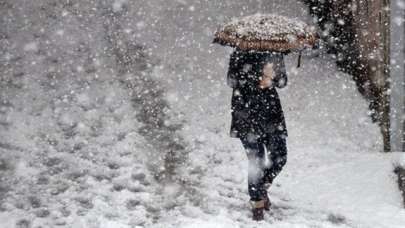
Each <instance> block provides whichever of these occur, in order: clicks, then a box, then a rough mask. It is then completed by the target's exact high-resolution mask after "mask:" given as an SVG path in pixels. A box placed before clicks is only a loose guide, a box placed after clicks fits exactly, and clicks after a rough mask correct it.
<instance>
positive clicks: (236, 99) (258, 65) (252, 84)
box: [227, 50, 287, 139]
mask: <svg viewBox="0 0 405 228" xmlns="http://www.w3.org/2000/svg"><path fill="white" fill-rule="evenodd" d="M266 63H273V70H274V73H275V77H274V79H273V85H272V86H271V87H270V88H266V89H261V88H259V81H260V78H259V77H261V76H262V75H263V67H264V65H265V64H266ZM227 84H228V85H229V86H230V87H231V88H233V94H232V107H231V109H232V122H231V131H230V135H231V137H237V138H247V139H249V138H250V137H255V138H257V139H266V138H268V137H270V136H271V135H273V134H280V135H283V136H287V129H286V124H285V120H284V114H283V110H282V108H281V103H280V99H279V97H278V94H277V91H276V88H275V87H278V88H283V87H285V86H286V85H287V74H286V70H285V65H284V58H283V54H282V53H274V52H252V51H241V50H235V51H234V52H233V53H232V54H231V58H230V62H229V70H228V75H227Z"/></svg>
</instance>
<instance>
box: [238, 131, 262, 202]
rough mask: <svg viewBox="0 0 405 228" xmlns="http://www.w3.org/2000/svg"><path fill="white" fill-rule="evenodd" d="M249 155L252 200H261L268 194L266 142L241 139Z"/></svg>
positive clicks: (249, 186) (249, 183)
mask: <svg viewBox="0 0 405 228" xmlns="http://www.w3.org/2000/svg"><path fill="white" fill-rule="evenodd" d="M241 141H242V144H243V147H244V148H245V151H246V154H247V157H248V190H249V195H250V199H251V201H260V200H262V199H263V198H264V196H265V194H267V192H266V189H265V188H264V179H263V177H264V166H263V164H264V159H265V148H264V144H262V143H259V142H258V141H257V140H247V139H241Z"/></svg>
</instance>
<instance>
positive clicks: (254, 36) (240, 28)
mask: <svg viewBox="0 0 405 228" xmlns="http://www.w3.org/2000/svg"><path fill="white" fill-rule="evenodd" d="M318 37H319V36H318V35H317V33H316V32H315V31H314V29H313V28H311V27H310V26H308V25H307V24H306V23H304V22H302V21H300V20H297V19H292V18H288V17H285V16H280V15H276V14H255V15H250V16H245V17H242V18H238V19H234V20H232V21H231V22H230V23H227V24H225V25H223V26H222V27H221V28H220V29H219V30H218V31H217V32H216V33H215V38H214V43H219V44H222V45H227V46H231V47H237V48H239V49H242V50H255V51H277V52H289V51H301V50H303V49H305V48H312V47H313V46H314V45H315V43H316V41H317V40H318Z"/></svg>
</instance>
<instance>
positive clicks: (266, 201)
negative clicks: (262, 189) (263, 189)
mask: <svg viewBox="0 0 405 228" xmlns="http://www.w3.org/2000/svg"><path fill="white" fill-rule="evenodd" d="M270 207H271V202H270V199H269V196H268V195H266V198H264V210H266V211H270Z"/></svg>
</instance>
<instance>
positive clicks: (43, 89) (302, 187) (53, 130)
mask: <svg viewBox="0 0 405 228" xmlns="http://www.w3.org/2000/svg"><path fill="white" fill-rule="evenodd" d="M258 2H260V3H261V2H262V1H253V0H249V1H233V0H232V1H231V0H225V1H197V0H192V1H183V0H176V1H164V0H150V1H127V0H105V1H79V0H72V1H66V2H64V3H63V4H57V3H55V2H53V1H50V0H39V1H25V0H16V1H11V0H10V1H8V0H6V1H4V3H3V2H1V1H0V15H1V16H0V227H10V228H12V227H16V228H40V227H41V228H54V227H61V228H62V227H66V228H195V227H198V228H225V227H226V228H228V227H235V228H236V227H237V228H250V227H251V228H253V227H272V228H275V227H280V228H290V227H297V228H306V227H308V228H310V227H311V228H312V227H319V228H338V227H339V228H346V227H347V228H402V227H404V226H405V210H404V209H403V205H402V204H401V202H402V199H401V195H400V191H399V190H398V184H397V182H396V181H397V180H396V178H397V177H396V176H395V175H394V172H393V170H394V163H395V161H396V160H397V157H398V156H399V155H398V153H380V152H381V151H382V150H383V145H382V139H381V137H382V136H381V134H380V129H379V127H378V126H377V124H376V123H372V121H371V118H370V117H369V115H370V113H369V112H370V111H369V109H368V103H367V101H366V100H365V99H364V98H363V97H362V96H361V94H360V93H359V92H358V90H357V88H356V85H355V83H354V81H353V80H352V78H351V76H350V75H348V74H346V73H342V72H341V71H338V69H337V67H336V65H335V57H334V56H333V55H331V54H327V53H326V51H325V50H323V49H321V50H317V51H312V52H309V51H308V52H304V55H303V57H302V64H301V67H300V68H297V67H296V66H297V56H298V55H297V54H296V53H293V54H290V55H288V56H287V58H286V69H287V75H288V85H287V87H286V88H283V89H279V90H278V92H279V95H280V99H281V103H282V106H283V110H284V113H285V118H286V124H287V129H288V134H289V137H288V138H287V147H288V158H287V165H286V166H285V168H284V169H283V171H282V172H281V174H280V176H279V177H278V178H277V179H276V181H275V183H274V184H273V186H272V187H271V189H270V199H271V201H272V206H271V211H270V212H269V213H267V214H266V215H265V220H264V221H260V222H254V221H252V220H251V214H250V205H249V203H248V202H249V195H248V189H247V170H248V169H247V165H248V163H247V157H246V154H245V151H244V149H243V147H242V144H241V142H240V141H239V140H238V139H235V138H230V136H229V129H230V121H231V113H230V106H231V104H230V102H231V95H232V89H231V88H230V87H228V86H227V84H226V73H227V68H228V61H229V54H230V53H231V51H232V49H231V48H229V47H228V48H224V47H221V46H219V45H215V44H212V43H211V41H212V35H213V32H214V31H215V29H216V26H217V24H219V23H222V22H223V21H226V20H227V19H229V18H231V17H233V16H239V15H241V13H242V12H243V13H244V14H246V15H247V14H252V13H256V12H271V13H278V14H281V15H286V16H289V17H293V18H298V19H301V20H303V21H305V22H307V23H311V21H312V20H311V18H310V16H309V15H308V12H307V10H306V6H304V5H303V4H301V3H299V2H297V1H294V0H274V1H272V3H271V4H268V5H266V6H264V5H261V4H258ZM3 15H6V16H3ZM3 25H8V26H3ZM151 37H152V38H151Z"/></svg>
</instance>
